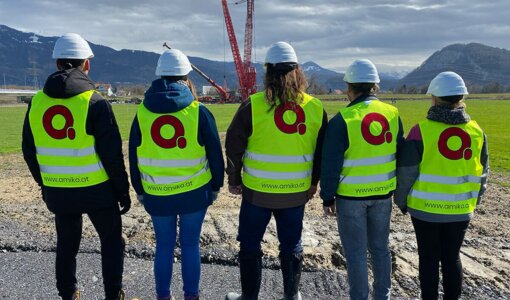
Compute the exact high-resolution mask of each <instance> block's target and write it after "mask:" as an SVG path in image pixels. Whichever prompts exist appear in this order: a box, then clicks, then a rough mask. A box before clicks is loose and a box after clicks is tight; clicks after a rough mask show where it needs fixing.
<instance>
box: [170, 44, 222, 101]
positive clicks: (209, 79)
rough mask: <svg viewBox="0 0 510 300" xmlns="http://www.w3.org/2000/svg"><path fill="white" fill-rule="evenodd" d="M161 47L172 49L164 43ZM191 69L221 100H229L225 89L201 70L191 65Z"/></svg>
mask: <svg viewBox="0 0 510 300" xmlns="http://www.w3.org/2000/svg"><path fill="white" fill-rule="evenodd" d="M163 47H166V48H168V49H172V48H170V46H169V45H168V44H167V43H166V42H165V43H163ZM191 68H192V69H193V70H195V72H197V73H198V74H199V75H200V76H202V77H204V79H205V80H207V82H209V83H210V84H211V85H212V86H214V87H215V88H216V89H217V90H218V92H219V93H220V95H221V100H223V101H227V102H228V101H229V100H230V95H229V94H228V93H227V91H225V89H224V88H222V87H221V86H220V85H219V84H217V83H216V82H214V80H212V79H211V77H209V76H207V75H206V74H205V73H204V72H202V70H200V69H199V68H197V67H196V66H195V65H194V64H191Z"/></svg>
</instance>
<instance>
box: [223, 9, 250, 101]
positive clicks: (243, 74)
mask: <svg viewBox="0 0 510 300" xmlns="http://www.w3.org/2000/svg"><path fill="white" fill-rule="evenodd" d="M243 2H247V12H246V27H245V36H244V62H243V61H242V59H241V53H240V51H239V46H238V44H237V39H236V36H235V32H234V25H233V24H232V18H231V17H230V12H229V9H228V5H227V1H226V0H222V1H221V4H222V6H223V14H224V16H225V26H226V28H227V33H228V39H229V42H230V47H231V49H232V56H233V58H234V64H235V67H236V72H237V77H238V78H239V93H240V94H241V97H242V99H243V101H244V100H246V99H248V97H249V96H250V95H251V94H253V93H255V92H256V91H257V86H256V78H257V77H256V70H255V67H254V66H253V64H252V62H251V50H252V48H253V11H254V0H243V1H239V2H236V4H239V3H243Z"/></svg>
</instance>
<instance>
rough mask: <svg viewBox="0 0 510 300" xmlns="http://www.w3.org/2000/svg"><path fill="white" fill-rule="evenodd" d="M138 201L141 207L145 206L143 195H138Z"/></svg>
mask: <svg viewBox="0 0 510 300" xmlns="http://www.w3.org/2000/svg"><path fill="white" fill-rule="evenodd" d="M136 199H138V202H140V204H141V205H144V203H143V195H138V194H137V195H136Z"/></svg>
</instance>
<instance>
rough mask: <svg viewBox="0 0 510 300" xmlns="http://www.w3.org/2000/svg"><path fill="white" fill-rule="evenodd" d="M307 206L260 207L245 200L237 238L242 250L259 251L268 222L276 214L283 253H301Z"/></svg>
mask: <svg viewBox="0 0 510 300" xmlns="http://www.w3.org/2000/svg"><path fill="white" fill-rule="evenodd" d="M304 212H305V206H304V205H301V206H297V207H291V208H283V209H270V208H264V207H259V206H256V205H253V204H251V203H249V202H248V201H245V200H243V201H242V203H241V212H240V214H239V234H238V236H237V240H238V241H239V242H240V243H241V252H245V253H259V252H260V251H261V250H260V249H261V245H260V243H261V242H262V238H263V236H264V232H265V231H266V227H267V224H268V223H269V221H270V220H271V216H272V215H274V218H275V220H276V230H277V235H278V240H279V241H280V255H281V254H301V253H302V252H303V246H302V245H301V232H302V230H303V216H304Z"/></svg>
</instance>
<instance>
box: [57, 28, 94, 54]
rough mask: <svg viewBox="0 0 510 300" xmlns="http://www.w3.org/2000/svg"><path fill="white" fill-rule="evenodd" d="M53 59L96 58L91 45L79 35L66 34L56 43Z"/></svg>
mask: <svg viewBox="0 0 510 300" xmlns="http://www.w3.org/2000/svg"><path fill="white" fill-rule="evenodd" d="M52 57H53V58H57V59H58V58H69V59H87V58H92V57H94V53H92V49H90V46H89V43H87V41H86V40H84V39H83V38H82V37H81V36H80V35H79V34H76V33H66V34H64V35H63V36H61V37H60V38H58V40H57V41H56V42H55V47H54V48H53V55H52Z"/></svg>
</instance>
